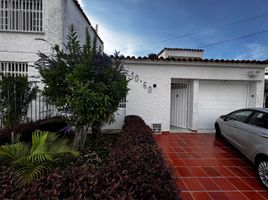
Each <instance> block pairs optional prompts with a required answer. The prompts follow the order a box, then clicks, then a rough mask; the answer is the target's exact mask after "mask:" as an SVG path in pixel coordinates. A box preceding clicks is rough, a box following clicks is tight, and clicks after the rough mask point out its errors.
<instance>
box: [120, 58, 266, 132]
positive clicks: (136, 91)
mask: <svg viewBox="0 0 268 200" xmlns="http://www.w3.org/2000/svg"><path fill="white" fill-rule="evenodd" d="M125 66H126V67H127V69H128V70H129V73H131V72H134V74H135V75H136V74H137V75H139V78H140V79H141V80H142V81H146V82H147V83H148V84H149V85H150V84H151V85H152V84H157V87H156V88H154V89H153V90H152V93H151V94H149V93H148V90H146V89H144V88H143V84H142V83H141V82H140V81H139V82H136V81H135V80H132V81H130V83H129V88H130V91H129V94H128V96H127V105H126V115H132V114H135V115H139V116H141V117H142V118H143V119H144V120H145V121H146V123H147V124H148V125H151V124H152V123H162V130H163V131H169V125H170V90H171V78H181V79H190V80H196V81H195V84H194V87H193V94H192V96H193V97H195V98H194V99H193V101H192V103H193V104H194V107H196V106H198V105H197V104H198V99H197V96H198V95H197V93H198V80H236V81H250V82H252V83H256V82H255V81H258V82H257V84H255V85H258V87H257V86H256V87H254V86H253V87H252V88H251V91H250V92H254V93H256V101H255V102H254V104H255V105H253V104H251V106H253V107H255V106H261V105H262V100H261V99H263V88H261V85H263V84H264V76H263V75H262V76H257V77H254V78H250V77H249V76H248V71H251V70H260V71H261V72H262V74H264V66H260V65H259V66H257V65H240V64H236V65H235V67H234V66H233V65H230V64H218V65H210V64H201V65H198V64H195V63H193V64H190V63H185V64H183V65H178V64H176V65H172V64H170V63H168V62H167V63H164V62H163V63H161V62H157V63H153V62H147V63H145V62H143V63H139V62H135V61H126V62H125ZM253 85H254V84H253ZM254 90H255V91H254ZM194 110H196V109H194ZM194 120H197V119H194ZM195 124H196V121H194V122H193V123H192V125H193V127H192V128H193V129H194V128H195V126H196V125H195Z"/></svg>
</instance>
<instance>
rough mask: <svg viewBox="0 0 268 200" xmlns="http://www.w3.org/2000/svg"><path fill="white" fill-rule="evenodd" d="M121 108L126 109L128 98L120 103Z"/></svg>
mask: <svg viewBox="0 0 268 200" xmlns="http://www.w3.org/2000/svg"><path fill="white" fill-rule="evenodd" d="M119 108H126V98H124V99H122V101H121V102H120V103H119Z"/></svg>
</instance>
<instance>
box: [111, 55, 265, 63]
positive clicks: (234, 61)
mask: <svg viewBox="0 0 268 200" xmlns="http://www.w3.org/2000/svg"><path fill="white" fill-rule="evenodd" d="M111 57H112V58H114V57H113V56H111ZM121 59H122V60H135V61H156V62H157V61H167V62H202V63H237V64H262V65H268V61H260V60H224V59H202V58H163V57H160V58H158V57H154V58H149V57H137V58H136V57H135V56H132V57H130V56H127V57H123V56H122V57H121Z"/></svg>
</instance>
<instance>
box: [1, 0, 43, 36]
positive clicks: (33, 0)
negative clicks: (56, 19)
mask: <svg viewBox="0 0 268 200" xmlns="http://www.w3.org/2000/svg"><path fill="white" fill-rule="evenodd" d="M0 31H29V32H30V31H33V32H41V31H43V4H42V0H0Z"/></svg>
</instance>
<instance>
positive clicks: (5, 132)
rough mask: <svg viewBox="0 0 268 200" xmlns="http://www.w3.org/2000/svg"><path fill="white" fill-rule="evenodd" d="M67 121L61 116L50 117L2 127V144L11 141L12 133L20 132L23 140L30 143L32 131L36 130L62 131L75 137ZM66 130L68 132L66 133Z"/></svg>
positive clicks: (0, 140)
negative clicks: (67, 128) (11, 126)
mask: <svg viewBox="0 0 268 200" xmlns="http://www.w3.org/2000/svg"><path fill="white" fill-rule="evenodd" d="M66 127H67V124H66V122H65V121H64V120H63V119H62V118H60V117H54V118H50V119H44V120H39V121H37V122H28V123H23V124H18V125H16V126H15V127H13V128H3V129H0V145H3V144H7V143H10V141H11V133H12V132H14V133H19V134H20V135H21V138H20V139H21V141H23V142H27V143H30V142H31V139H32V133H33V132H34V131H35V130H41V131H49V132H57V133H60V134H61V136H67V137H68V138H71V137H73V132H71V131H69V132H68V130H66V129H65V128H66ZM66 132H68V133H67V134H66Z"/></svg>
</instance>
